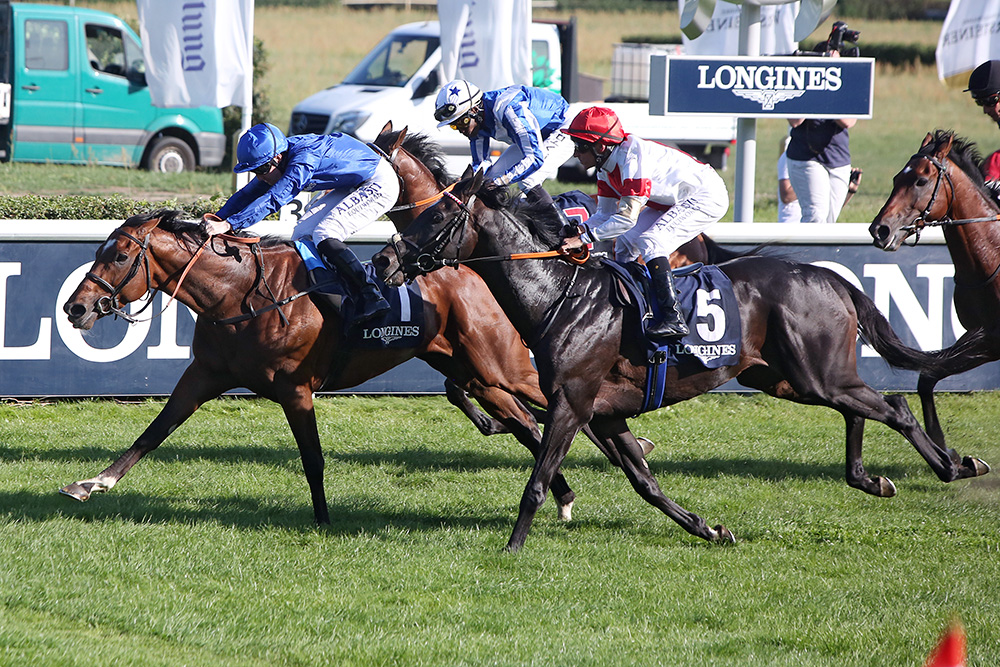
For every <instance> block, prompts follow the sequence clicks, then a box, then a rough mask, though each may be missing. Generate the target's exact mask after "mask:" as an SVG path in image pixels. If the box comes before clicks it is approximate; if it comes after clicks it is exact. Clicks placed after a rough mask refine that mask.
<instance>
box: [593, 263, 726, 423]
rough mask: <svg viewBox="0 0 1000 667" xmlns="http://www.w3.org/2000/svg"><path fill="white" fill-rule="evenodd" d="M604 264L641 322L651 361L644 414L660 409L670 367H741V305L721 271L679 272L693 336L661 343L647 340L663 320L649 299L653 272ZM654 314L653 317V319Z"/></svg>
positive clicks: (680, 292)
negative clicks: (652, 326)
mask: <svg viewBox="0 0 1000 667" xmlns="http://www.w3.org/2000/svg"><path fill="white" fill-rule="evenodd" d="M603 263H604V265H605V266H606V267H607V268H608V269H609V270H610V271H611V272H612V273H613V274H614V275H615V276H616V277H617V279H618V281H619V285H620V287H621V288H622V289H623V292H622V293H620V294H619V296H620V300H621V303H622V305H627V306H634V308H631V309H630V310H631V312H633V313H635V316H637V317H638V318H639V327H638V328H637V330H639V331H641V332H642V337H643V340H642V343H643V344H644V345H645V346H646V352H647V355H646V358H647V359H648V360H649V363H648V366H647V369H646V397H645V400H644V403H643V409H642V412H646V411H648V410H655V409H656V408H658V407H659V406H660V402H661V401H662V400H663V393H664V390H665V388H666V386H665V382H666V379H665V376H666V372H665V371H666V367H667V366H678V367H686V366H698V367H702V368H710V369H711V368H722V367H723V366H732V365H733V364H735V363H737V362H738V361H739V358H740V348H741V342H742V327H741V325H740V312H739V304H738V303H737V301H736V296H735V295H734V294H733V284H732V282H731V281H730V280H729V276H727V275H726V274H725V273H723V272H722V271H721V270H720V269H719V268H718V267H717V266H711V265H709V266H706V265H703V264H693V265H691V266H685V267H682V268H680V269H677V270H676V271H674V283H675V285H676V288H677V300H678V303H679V304H680V306H681V311H682V312H683V313H684V319H685V321H686V322H687V325H688V328H689V329H690V333H689V334H688V335H687V336H684V337H683V338H680V339H671V340H669V341H668V342H666V343H657V342H655V341H652V340H650V339H649V338H648V337H647V336H646V335H645V331H646V324H647V323H648V322H651V321H652V320H653V318H657V317H659V307H658V304H657V303H656V299H655V298H649V297H648V296H647V294H649V293H650V292H651V289H652V287H651V280H650V276H649V271H648V270H647V269H646V267H645V266H644V265H642V264H639V263H638V262H629V263H627V264H620V263H618V262H615V261H612V260H607V259H606V260H603ZM650 312H652V316H651V317H647V313H650Z"/></svg>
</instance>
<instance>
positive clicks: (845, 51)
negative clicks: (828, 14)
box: [817, 21, 861, 58]
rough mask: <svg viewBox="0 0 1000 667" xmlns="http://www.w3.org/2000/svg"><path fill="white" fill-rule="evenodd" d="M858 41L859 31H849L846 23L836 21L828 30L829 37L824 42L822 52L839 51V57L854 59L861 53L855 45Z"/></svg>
mask: <svg viewBox="0 0 1000 667" xmlns="http://www.w3.org/2000/svg"><path fill="white" fill-rule="evenodd" d="M860 39H861V31H860V30H850V29H849V28H848V27H847V24H846V23H844V22H843V21H837V22H836V23H834V24H833V29H832V30H830V36H829V37H828V38H827V40H826V44H825V47H826V48H825V49H824V51H825V52H826V53H830V52H831V51H839V52H840V55H841V56H846V57H848V58H856V57H858V55H859V54H860V53H861V49H859V48H858V44H857V42H858V40H860ZM845 42H847V44H845ZM817 50H818V49H817Z"/></svg>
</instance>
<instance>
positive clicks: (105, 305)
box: [86, 228, 153, 323]
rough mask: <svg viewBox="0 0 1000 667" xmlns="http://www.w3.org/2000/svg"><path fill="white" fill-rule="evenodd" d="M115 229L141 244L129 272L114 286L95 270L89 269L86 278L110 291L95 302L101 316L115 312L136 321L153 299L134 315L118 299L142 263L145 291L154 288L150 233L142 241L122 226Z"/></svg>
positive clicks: (129, 320) (131, 321) (147, 291)
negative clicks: (150, 272)
mask: <svg viewBox="0 0 1000 667" xmlns="http://www.w3.org/2000/svg"><path fill="white" fill-rule="evenodd" d="M115 231H117V232H118V234H119V235H120V236H124V237H125V238H127V239H128V240H129V241H132V242H133V243H135V244H136V245H137V246H139V252H138V254H136V256H135V259H134V260H132V266H130V267H129V269H128V272H127V273H126V274H125V277H124V278H122V279H121V281H119V283H118V284H117V285H114V286H112V285H111V283H109V282H108V281H106V280H105V279H104V278H101V277H100V276H99V275H97V274H95V273H94V272H93V271H87V275H86V278H88V279H90V280H92V281H93V282H95V283H97V285H98V286H99V287H101V288H102V289H104V290H106V291H107V292H108V294H107V295H105V296H102V297H101V298H99V299H98V300H97V303H95V304H94V310H96V311H97V314H98V316H99V317H103V316H105V315H110V314H112V313H113V314H115V315H117V316H118V317H121V318H122V319H123V320H125V321H127V322H129V323H133V322H135V321H136V317H135V316H136V315H139V313H141V312H142V311H144V310H146V308H148V307H149V304H150V303H152V299H150V300H149V301H147V302H146V305H144V306H143V307H142V308H141V309H139V312H137V313H135V314H134V315H130V314H128V313H126V312H125V311H124V310H123V307H122V304H121V302H120V301H119V300H118V296H119V295H120V294H121V293H122V290H124V289H125V287H126V286H127V285H128V284H129V283H130V282H132V279H133V278H135V276H136V274H137V273H139V267H140V264H141V265H142V269H143V271H144V272H145V274H146V292H145V293H149V291H150V290H152V289H153V283H152V281H151V279H150V275H149V256H148V255H147V254H146V252H147V250H149V237H150V234H146V236H145V238H144V239H143V240H142V241H140V240H139V239H137V238H136V237H134V236H132V235H131V234H129V233H128V232H126V231H125V230H123V229H121V228H119V229H117V230H115Z"/></svg>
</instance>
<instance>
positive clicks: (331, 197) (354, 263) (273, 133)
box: [209, 123, 399, 324]
mask: <svg viewBox="0 0 1000 667" xmlns="http://www.w3.org/2000/svg"><path fill="white" fill-rule="evenodd" d="M236 160H237V165H236V167H234V168H233V171H235V172H236V173H241V172H247V171H250V172H253V173H254V175H255V176H256V178H254V179H253V180H251V181H250V182H249V183H248V184H246V185H245V186H243V187H242V188H241V189H240V190H239V191H238V192H236V193H235V194H234V195H233V196H232V197H230V198H229V200H228V201H226V203H225V205H223V207H222V208H221V209H219V212H218V214H217V215H218V217H219V218H220V219H221V220H220V221H218V222H216V223H214V226H210V227H209V233H213V234H217V233H221V232H224V231H227V230H228V229H230V228H232V229H242V228H243V227H246V226H248V225H252V224H254V223H257V222H260V221H261V220H263V219H264V218H266V217H267V216H268V215H270V214H271V213H274V212H276V211H278V210H279V209H280V208H281V207H282V206H284V205H285V204H287V203H289V202H290V201H292V200H293V199H294V198H295V196H296V195H297V194H299V192H302V191H303V190H305V191H308V192H313V191H326V190H328V191H329V192H326V194H323V195H320V196H318V197H314V198H313V199H312V200H311V201H310V202H309V204H308V205H307V206H306V209H305V212H304V214H303V216H302V218H301V219H300V220H299V221H298V223H297V224H296V225H295V228H294V229H293V231H292V239H293V240H298V239H304V238H311V239H312V241H313V243H314V244H315V245H316V249H317V250H318V251H319V254H320V256H321V257H322V258H323V261H325V262H326V263H327V265H328V266H330V267H331V268H333V269H335V270H336V271H337V272H338V273H339V274H340V277H341V278H342V279H343V280H344V283H345V285H346V286H347V287H348V288H349V289H350V291H351V292H352V294H351V297H352V298H353V300H354V302H355V319H354V323H355V324H357V323H360V322H363V321H365V320H368V319H371V318H372V317H374V316H376V315H378V314H380V313H382V312H384V311H386V310H388V309H389V304H388V302H387V301H386V300H385V299H384V298H383V297H382V294H381V292H379V290H378V287H376V286H375V283H374V282H372V281H371V280H370V279H369V278H368V275H367V273H366V272H365V269H364V267H363V266H362V264H361V262H360V261H358V258H357V257H356V256H355V255H354V252H352V251H351V249H350V248H349V247H347V244H346V243H344V239H346V238H347V237H349V236H350V235H351V234H353V233H355V232H356V231H358V230H360V229H361V228H362V227H365V226H366V225H368V224H369V223H371V222H373V221H374V220H376V219H378V218H379V217H381V216H382V215H384V214H385V213H386V211H388V210H389V209H390V208H392V206H393V205H394V204H395V203H396V199H397V198H398V197H399V179H398V178H397V176H396V172H395V170H394V169H393V168H392V165H391V164H389V162H388V161H387V160H385V159H383V158H382V157H381V156H380V155H379V154H378V153H376V152H375V151H374V150H373V149H371V148H370V147H368V146H367V145H365V144H364V143H362V142H360V141H358V140H357V139H355V138H354V137H352V136H350V135H346V134H340V133H334V134H329V135H317V134H302V135H297V136H292V137H287V138H286V137H285V135H284V134H282V133H281V130H279V129H278V128H277V127H275V126H274V125H271V124H270V123H261V124H259V125H254V126H253V127H251V128H250V129H249V130H248V131H247V133H246V134H244V135H243V136H242V137H241V138H240V141H239V144H238V146H237V148H236Z"/></svg>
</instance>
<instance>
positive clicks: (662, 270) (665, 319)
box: [646, 257, 688, 341]
mask: <svg viewBox="0 0 1000 667" xmlns="http://www.w3.org/2000/svg"><path fill="white" fill-rule="evenodd" d="M646 268H647V269H649V274H650V275H651V276H652V278H653V291H654V292H656V303H657V304H658V305H659V306H660V319H658V320H656V321H655V322H653V323H652V324H651V325H649V326H648V327H646V335H647V336H649V337H650V338H652V339H653V340H656V341H660V340H663V339H666V338H677V337H679V336H686V335H687V334H688V326H687V323H686V322H685V321H684V314H683V313H681V307H680V304H678V303H677V290H676V288H675V287H674V274H673V273H672V272H671V271H670V260H669V259H667V258H666V257H657V258H656V259H654V260H652V261H650V262H648V263H647V264H646Z"/></svg>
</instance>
